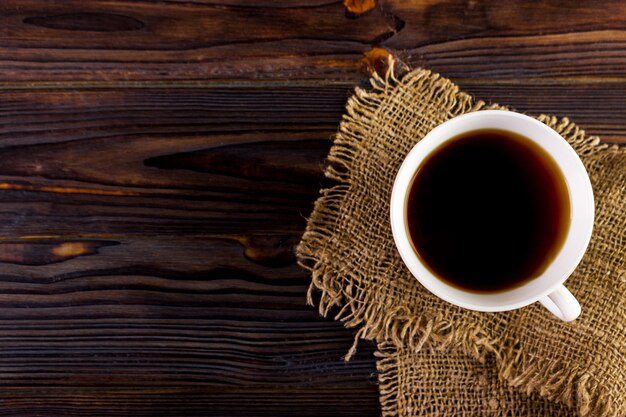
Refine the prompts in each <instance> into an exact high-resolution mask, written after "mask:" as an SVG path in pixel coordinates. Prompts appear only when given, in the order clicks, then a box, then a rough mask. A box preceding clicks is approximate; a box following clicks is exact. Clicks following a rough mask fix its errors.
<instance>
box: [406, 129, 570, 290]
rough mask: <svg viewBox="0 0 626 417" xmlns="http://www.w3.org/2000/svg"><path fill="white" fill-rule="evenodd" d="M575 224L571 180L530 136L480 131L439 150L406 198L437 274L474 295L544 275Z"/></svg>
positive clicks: (421, 251) (414, 234)
mask: <svg viewBox="0 0 626 417" xmlns="http://www.w3.org/2000/svg"><path fill="white" fill-rule="evenodd" d="M569 223H570V199H569V193H568V191H567V185H566V183H565V180H564V178H563V174H562V173H561V170H560V169H559V167H558V166H557V165H556V163H555V161H554V160H553V159H552V157H551V156H550V155H548V154H547V153H546V152H545V151H544V150H543V149H541V148H540V147H539V146H537V145H536V144H534V143H533V142H531V141H530V140H529V139H528V138H525V137H523V136H521V135H517V134H514V133H512V132H508V131H504V130H494V129H486V130H475V131H472V132H468V133H464V134H462V135H459V136H457V137H455V138H453V139H452V140H450V141H448V142H447V143H445V144H444V145H442V146H441V147H440V148H439V149H436V150H435V151H434V152H433V153H432V154H431V155H430V156H429V157H428V158H427V159H426V160H425V161H424V162H423V163H422V165H421V166H420V168H419V169H418V171H417V173H416V174H415V177H414V178H413V182H412V184H411V187H410V190H409V194H408V201H407V225H408V230H409V234H410V236H411V240H412V243H413V246H414V249H415V251H416V252H417V254H418V256H419V257H420V258H421V259H422V261H423V262H424V263H425V264H426V265H427V266H428V267H429V269H430V270H431V272H433V273H434V274H435V275H436V276H438V277H439V278H441V279H442V280H444V281H446V282H448V283H449V284H452V285H454V286H456V287H459V288H462V289H464V290H468V291H473V292H492V291H503V290H507V289H510V288H513V287H516V286H519V285H521V284H523V283H524V282H526V281H528V280H531V279H533V278H535V277H537V276H538V275H540V274H541V273H542V272H543V271H544V270H545V268H546V267H547V266H548V264H549V263H550V262H551V261H552V260H553V259H554V257H555V256H556V254H557V253H558V251H559V250H560V248H561V246H562V245H563V242H564V240H565V237H566V235H567V232H568V229H569Z"/></svg>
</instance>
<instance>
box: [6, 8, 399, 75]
mask: <svg viewBox="0 0 626 417" xmlns="http://www.w3.org/2000/svg"><path fill="white" fill-rule="evenodd" d="M0 27H1V28H3V40H2V45H1V48H0V68H1V70H0V80H2V81H5V82H10V83H13V82H16V81H36V82H40V81H46V80H52V81H72V82H74V81H80V80H83V81H85V80H98V81H101V80H109V81H110V80H147V79H148V80H163V79H167V80H180V79H184V80H188V79H208V78H210V79H218V78H219V79H232V78H239V79H241V78H243V79H249V78H259V77H260V78H272V79H275V78H276V76H277V75H278V74H280V75H282V77H283V78H286V77H290V76H293V75H295V74H298V75H304V74H305V73H309V74H310V75H309V76H310V77H313V78H318V79H319V78H326V77H327V76H330V77H331V78H337V77H346V76H347V77H349V78H354V76H355V74H356V73H358V68H359V67H360V65H359V64H358V60H359V59H360V58H361V52H362V51H364V50H367V49H369V45H370V44H371V43H372V42H376V41H377V40H380V39H385V38H387V37H389V36H392V35H393V34H394V33H395V30H396V27H395V22H394V21H393V19H389V18H388V17H387V16H386V15H385V14H384V13H383V12H382V11H381V10H374V11H372V12H371V13H368V14H367V15H365V16H362V17H361V18H359V19H358V20H357V19H350V18H348V17H346V10H345V8H344V7H343V6H342V5H341V3H339V2H320V1H312V2H299V4H295V5H293V6H290V7H285V5H277V4H276V2H265V3H264V2H258V3H255V4H254V5H252V4H250V3H249V2H235V1H229V2H224V3H219V2H218V3H213V2H210V3H209V2H167V1H164V2H150V1H101V0H99V1H90V2H84V1H77V0H75V1H69V2H64V3H53V2H45V3H44V2H40V1H34V0H29V1H23V0H9V1H3V2H2V3H1V4H0Z"/></svg>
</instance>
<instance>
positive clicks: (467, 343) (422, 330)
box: [297, 59, 625, 416]
mask: <svg viewBox="0 0 626 417" xmlns="http://www.w3.org/2000/svg"><path fill="white" fill-rule="evenodd" d="M394 67H395V65H394V61H393V60H392V59H390V60H389V70H388V71H387V73H386V76H385V77H384V78H383V77H381V76H379V75H378V74H375V75H374V76H373V77H372V78H371V79H370V84H371V88H370V89H368V90H365V89H362V88H356V90H355V94H354V95H353V96H352V97H351V98H350V99H349V100H348V102H347V105H346V110H347V114H346V115H344V117H343V120H342V122H341V124H340V127H339V131H338V133H337V134H336V136H335V138H334V144H333V147H332V149H331V150H330V153H329V156H328V161H329V166H328V168H327V169H326V172H325V175H326V176H327V177H328V178H330V179H332V180H334V181H336V185H334V186H332V187H330V188H327V189H323V190H321V192H320V197H319V199H318V200H317V201H316V203H315V205H314V209H313V212H312V214H311V217H310V219H309V221H308V224H307V227H306V230H305V233H304V235H303V237H302V241H301V243H300V244H299V245H298V248H297V255H298V262H299V264H300V265H301V266H303V267H305V268H306V269H309V270H310V271H311V273H312V283H311V286H310V288H309V291H308V293H307V301H308V303H309V304H311V305H314V295H313V293H314V292H316V291H319V298H318V299H317V304H318V308H319V311H320V314H321V315H323V316H325V317H326V316H328V314H329V313H330V312H331V310H333V311H334V310H336V309H339V311H338V312H337V313H335V315H334V319H335V320H341V321H342V322H343V323H344V325H345V326H346V327H348V328H354V327H359V326H360V328H359V330H358V331H357V332H356V334H355V343H354V345H353V346H352V347H351V348H350V350H349V351H348V353H347V355H346V357H345V359H346V360H349V359H350V357H351V356H352V355H353V354H354V352H355V350H356V345H357V341H358V340H359V339H360V338H363V339H366V340H386V341H391V343H394V344H396V345H397V346H404V347H408V348H410V349H412V350H414V351H416V352H417V351H419V350H420V349H421V348H422V347H423V346H424V345H425V344H426V343H431V344H432V345H433V346H435V348H437V349H442V350H443V349H448V348H461V349H463V351H465V352H467V353H468V354H471V355H472V356H474V357H476V358H477V359H479V360H484V357H485V355H487V354H493V355H495V358H496V364H497V366H498V372H499V376H500V378H502V379H504V380H506V381H508V382H509V383H510V384H511V385H514V386H517V387H518V388H519V389H521V390H523V391H525V392H527V393H530V392H532V391H536V392H539V393H540V395H542V396H544V397H545V398H547V399H549V400H554V401H561V402H563V403H565V404H567V405H570V406H572V405H573V404H574V403H576V404H577V407H578V411H579V412H580V414H581V415H582V416H587V415H592V416H618V415H619V414H618V413H620V412H622V413H623V412H624V411H625V410H618V408H617V405H616V404H615V401H613V399H612V398H611V397H610V396H606V395H603V393H602V392H601V389H600V387H599V386H598V383H597V381H596V380H595V379H594V378H593V375H591V374H589V373H588V372H586V371H585V369H583V368H571V367H570V368H567V369H563V367H562V366H561V364H560V363H558V362H554V361H551V360H550V359H549V358H548V359H546V360H543V361H535V362H534V366H531V367H528V368H527V369H525V370H524V371H523V372H522V373H520V372H518V365H519V363H520V362H521V351H520V349H519V346H518V343H517V341H515V340H502V339H498V338H495V337H493V336H491V335H489V334H488V332H486V331H485V329H483V328H481V327H480V326H479V325H477V324H476V325H474V327H469V328H468V327H467V326H464V327H463V329H462V330H460V329H457V328H456V327H455V323H454V322H453V321H450V320H448V319H447V318H446V317H445V316H444V315H443V314H441V315H437V316H435V317H432V318H426V317H421V316H415V315H412V314H411V312H410V311H409V309H408V308H407V307H405V306H383V305H381V304H380V303H378V302H377V301H376V300H375V299H374V298H373V297H372V293H371V292H367V291H364V292H359V296H358V297H357V296H356V295H355V293H354V292H353V290H354V286H353V282H354V281H355V280H356V277H352V276H351V274H352V272H351V271H346V270H341V271H338V270H334V269H331V268H329V265H328V263H327V262H325V261H324V260H325V259H326V258H327V257H329V256H334V254H329V253H326V252H325V251H324V248H325V247H326V244H327V242H328V240H329V239H331V238H332V236H333V235H334V234H335V232H336V231H337V227H338V222H337V220H338V218H339V216H341V214H342V209H341V208H342V205H343V204H345V200H346V198H347V197H348V195H349V190H350V184H351V181H352V178H351V173H352V170H353V162H354V159H353V158H354V156H355V152H356V151H357V150H358V148H359V146H360V141H361V138H362V136H363V134H364V133H365V132H367V131H368V130H369V129H371V126H370V121H371V120H372V119H373V118H374V116H375V115H376V114H377V113H378V112H380V111H383V110H384V109H382V108H381V106H380V104H381V103H382V101H383V99H384V97H386V96H387V95H389V94H390V93H391V92H392V91H393V90H394V89H395V88H397V87H398V86H400V85H402V86H404V87H409V88H413V89H425V90H429V91H432V92H433V97H436V98H437V99H438V100H444V101H448V102H450V101H451V102H452V103H453V106H452V108H453V109H455V110H459V111H460V112H461V113H466V112H470V111H477V110H484V109H492V108H493V109H504V107H501V106H498V105H492V106H487V105H486V104H485V103H484V102H482V101H476V102H474V101H473V99H472V97H471V96H469V95H468V94H465V93H463V92H461V91H459V88H458V86H456V85H455V84H454V83H452V82H451V81H450V80H448V79H446V78H443V77H441V76H440V75H438V74H436V73H432V72H430V71H428V70H424V69H417V70H415V71H412V72H409V73H407V74H405V75H403V76H402V77H397V76H396V75H395V71H394ZM537 119H538V120H540V121H541V122H543V123H545V124H547V125H548V126H550V127H552V128H553V129H555V130H556V131H557V132H559V133H560V134H561V135H562V136H563V137H565V138H566V139H567V140H568V142H569V143H570V144H572V145H575V147H576V149H577V151H578V153H579V154H580V155H585V156H591V155H593V154H597V153H598V152H599V151H605V153H606V151H607V150H610V151H611V152H623V151H624V149H619V148H618V147H617V146H615V145H613V146H609V145H607V144H601V143H600V140H599V138H597V137H589V136H586V135H585V133H584V131H583V130H582V129H580V128H578V127H577V126H576V125H574V124H572V123H570V121H569V120H568V119H566V118H562V119H558V118H556V117H554V116H545V115H541V116H539V117H537ZM316 298H317V297H316ZM390 383H392V382H390ZM394 389H397V387H395V388H394V387H393V386H389V385H388V384H386V383H385V380H383V381H382V385H381V387H380V394H381V402H382V403H383V406H384V407H391V405H390V403H389V402H390V401H391V399H390V398H389V396H390V395H392V393H393V390H394Z"/></svg>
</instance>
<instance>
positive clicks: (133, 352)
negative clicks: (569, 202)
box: [0, 0, 626, 416]
mask: <svg viewBox="0 0 626 417" xmlns="http://www.w3.org/2000/svg"><path fill="white" fill-rule="evenodd" d="M625 28H626V6H625V5H623V3H622V2H620V1H617V0H605V1H588V2H585V1H577V2H566V1H565V2H564V1H540V2H532V1H520V0H513V1H498V0H496V1H476V0H469V1H451V0H437V1H434V0H433V1H428V0H423V1H417V0H416V1H405V0H385V1H383V2H380V3H378V4H375V3H374V1H373V0H364V1H356V0H355V1H352V0H349V1H347V4H346V5H344V4H342V3H341V2H340V1H325V0H291V1H288V2H284V1H278V0H259V1H249V2H244V1H239V0H195V1H183V0H181V1H158V2H157V1H154V2H150V1H141V0H126V1H118V0H108V1H104V0H97V1H96V0H93V1H91V0H89V1H86V0H82V1H58V2H54V1H43V0H41V1H34V0H2V1H1V2H0V88H1V89H2V92H1V94H2V95H1V100H0V106H1V108H0V129H1V133H0V140H1V142H0V146H1V147H2V149H1V152H0V200H1V204H0V233H1V235H0V237H1V239H0V262H1V263H0V385H1V386H0V415H47V416H51V415H98V416H100V415H112V416H119V415H132V416H145V415H155V416H163V415H181V416H183V415H184V416H192V415H245V416H253V415H272V416H278V415H290V416H294V415H295V416H323V415H341V416H349V415H355V416H375V415H378V414H379V407H378V398H377V387H376V377H375V363H374V358H373V355H372V354H373V351H374V347H373V346H372V345H370V344H367V343H362V344H361V345H360V349H359V353H358V354H357V356H356V358H355V359H354V360H353V361H352V362H351V363H349V364H346V363H344V362H343V361H342V359H341V357H342V356H343V355H344V354H345V353H346V351H347V350H348V348H349V346H350V345H351V343H352V338H353V333H352V332H351V331H349V330H345V329H343V328H342V326H341V324H339V323H336V322H333V321H331V320H325V319H321V318H319V316H318V313H317V311H316V310H315V309H313V308H311V307H307V306H306V305H305V292H306V289H307V286H308V281H309V275H308V273H307V272H306V271H304V270H302V269H300V268H299V267H298V266H297V265H296V264H295V260H294V246H295V245H296V243H297V242H298V239H299V237H300V235H301V233H302V231H303V228H304V225H305V218H306V216H307V215H308V214H309V213H310V210H311V208H312V203H313V201H314V200H315V198H316V196H317V192H318V189H319V187H320V184H322V183H323V181H324V179H323V176H322V174H321V172H322V167H323V165H324V157H325V155H326V153H327V151H328V149H329V147H330V143H331V142H330V138H331V136H332V134H333V132H334V131H335V129H336V126H337V124H338V122H339V120H340V118H341V114H342V110H343V106H344V104H345V101H346V99H347V97H348V96H349V95H350V93H351V91H352V90H353V88H354V86H355V85H365V83H366V80H367V71H368V67H370V69H371V68H376V67H378V66H380V65H381V64H382V63H383V62H384V58H385V57H386V55H387V54H389V53H392V54H394V55H396V56H398V57H400V58H401V59H403V60H404V61H405V62H407V63H409V64H411V65H413V66H420V65H423V66H427V67H429V68H432V69H434V70H436V71H439V72H441V73H442V74H444V75H446V76H448V77H451V78H452V79H453V80H454V81H456V82H458V83H459V84H460V85H461V86H462V87H463V88H465V89H466V90H467V91H469V92H471V93H473V94H475V95H476V96H478V97H480V98H483V99H486V100H493V101H497V102H501V103H506V104H509V105H511V106H513V107H515V108H517V109H519V110H522V111H528V112H533V113H538V112H549V113H555V114H559V115H568V116H570V117H571V118H572V119H573V120H574V121H576V122H578V123H579V124H580V125H581V126H583V127H585V128H586V129H587V130H588V132H590V133H594V134H598V135H601V136H602V137H603V139H605V140H606V141H609V142H616V143H624V142H626V30H624V29H625Z"/></svg>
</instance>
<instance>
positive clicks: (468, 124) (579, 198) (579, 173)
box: [391, 110, 594, 321]
mask: <svg viewBox="0 0 626 417" xmlns="http://www.w3.org/2000/svg"><path fill="white" fill-rule="evenodd" d="M477 129H502V130H507V131H510V132H514V133H517V134H520V135H522V136H525V137H527V138H528V139H530V140H532V141H533V142H535V143H536V144H537V145H539V146H540V147H541V148H543V149H544V150H545V151H546V152H547V153H548V154H549V155H550V156H551V157H552V158H553V159H554V160H555V161H556V163H557V165H558V166H559V168H560V169H561V171H562V173H563V176H564V178H565V182H566V183H567V189H568V191H569V196H570V206H571V213H570V214H571V222H570V226H569V231H568V233H567V237H566V238H565V242H564V243H563V246H562V247H561V250H560V251H559V253H558V254H557V255H556V257H555V258H554V260H553V261H552V262H551V263H550V265H548V267H547V268H546V269H545V271H544V272H543V273H542V274H541V275H540V276H538V277H537V278H534V279H532V280H529V281H528V282H526V283H524V284H523V285H522V286H519V287H515V288H512V289H510V290H506V291H500V292H493V293H476V292H470V291H464V290H462V289H459V288H457V287H453V286H451V285H449V284H447V283H446V282H444V281H443V280H441V279H440V278H438V277H437V276H435V275H433V274H432V273H431V272H430V271H429V269H428V268H427V267H426V266H425V265H424V264H423V263H422V261H421V260H420V258H419V257H418V256H417V254H416V253H415V250H414V249H413V246H412V245H411V243H410V237H409V234H408V230H407V222H406V216H407V214H406V205H407V193H408V190H409V187H410V185H411V182H412V180H413V178H414V176H415V173H416V172H417V170H418V168H419V167H420V165H421V164H422V162H423V161H424V160H425V159H426V158H427V157H428V155H430V154H431V153H432V152H433V151H435V150H437V148H439V147H440V146H441V145H442V144H443V143H445V142H446V141H448V140H450V139H452V138H453V137H455V136H458V135H460V134H462V133H465V132H469V131H473V130H477ZM494 174H497V173H494ZM593 217H594V203H593V190H592V188H591V182H590V181H589V176H588V175H587V171H586V170H585V167H584V166H583V164H582V162H581V160H580V158H579V157H578V155H577V154H576V152H575V151H574V150H573V149H572V147H571V146H570V145H569V144H568V143H567V142H566V141H565V139H563V138H562V137H561V135H559V134H558V133H557V132H555V131H554V130H552V129H551V128H549V127H548V126H546V125H545V124H543V123H541V122H539V121H538V120H535V119H533V118H531V117H528V116H524V115H523V114H519V113H514V112H509V111H500V110H484V111H478V112H474V113H468V114H464V115H462V116H458V117H455V118H453V119H451V120H449V121H447V122H445V123H443V124H441V125H439V126H438V127H436V128H435V129H433V130H432V131H431V132H430V133H428V134H427V135H426V136H425V137H424V138H423V139H422V140H421V141H420V142H419V143H417V145H415V147H414V148H413V149H412V150H411V152H409V154H408V155H407V156H406V158H405V160H404V162H403V163H402V166H401V167H400V170H399V171H398V174H397V176H396V179H395V182H394V186H393V191H392V194H391V228H392V231H393V237H394V240H395V242H396V246H397V247H398V251H399V252H400V256H402V259H403V261H404V263H405V264H406V265H407V267H408V268H409V270H410V271H411V273H412V274H413V275H414V276H415V277H416V278H417V279H418V281H419V282H420V283H421V284H422V285H424V287H426V288H427V289H428V290H429V291H430V292H432V293H433V294H435V295H437V296H438V297H440V298H442V299H444V300H446V301H448V302H450V303H452V304H455V305H458V306H460V307H464V308H468V309H471V310H478V311H507V310H513V309H516V308H521V307H524V306H527V305H529V304H532V303H534V302H536V301H539V302H540V303H541V304H542V305H543V306H544V307H545V308H547V309H548V310H549V311H550V312H552V313H553V314H554V315H556V316H557V317H558V318H560V319H561V320H563V321H571V320H574V319H575V318H576V317H578V316H579V315H580V311H581V309H580V304H579V303H578V301H577V300H576V298H574V296H573V295H572V293H571V292H569V291H568V290H567V289H566V288H565V287H564V286H563V283H564V282H565V280H566V279H567V278H568V277H569V276H570V274H571V273H572V272H573V271H574V269H575V268H576V266H577V265H578V263H579V262H580V260H581V259H582V257H583V255H584V253H585V250H586V249H587V245H588V244H589V239H590V238H591V231H592V228H593Z"/></svg>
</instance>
